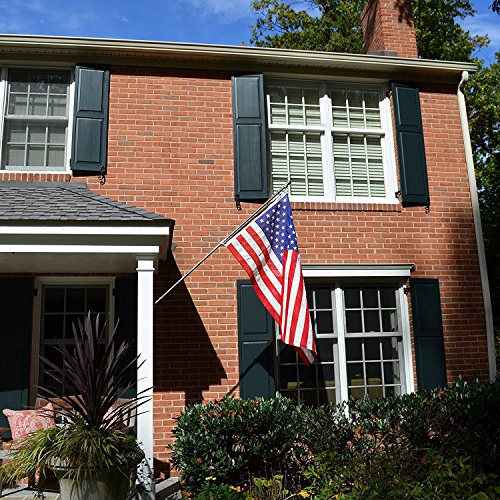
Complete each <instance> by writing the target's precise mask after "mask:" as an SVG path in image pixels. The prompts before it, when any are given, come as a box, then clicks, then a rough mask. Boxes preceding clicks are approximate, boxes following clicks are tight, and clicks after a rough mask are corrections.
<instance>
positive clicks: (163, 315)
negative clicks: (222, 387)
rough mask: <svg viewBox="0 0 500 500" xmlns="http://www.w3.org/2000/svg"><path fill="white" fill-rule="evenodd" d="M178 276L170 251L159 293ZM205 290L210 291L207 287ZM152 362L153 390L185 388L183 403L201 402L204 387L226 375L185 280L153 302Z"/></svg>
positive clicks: (219, 381)
mask: <svg viewBox="0 0 500 500" xmlns="http://www.w3.org/2000/svg"><path fill="white" fill-rule="evenodd" d="M180 277H181V273H180V271H179V269H178V267H177V264H176V262H175V259H174V258H173V256H172V254H170V255H169V257H168V260H167V263H166V265H164V266H163V269H161V272H160V274H159V275H158V277H157V284H158V285H157V293H158V295H160V294H161V293H163V291H165V290H166V289H167V288H168V287H169V286H170V285H171V284H173V283H175V282H176V281H177V280H178V279H179V278H180ZM191 279H192V280H193V278H191ZM194 279H195V278H194ZM205 293H207V294H209V293H210V292H209V291H208V290H206V291H205ZM154 366H155V374H154V380H155V390H156V391H158V392H165V393H176V392H184V393H185V404H186V405H187V404H192V403H201V402H202V401H203V391H207V390H208V389H209V387H210V386H214V385H219V384H220V383H221V380H222V379H224V378H226V372H225V370H224V368H223V367H222V364H221V362H220V360H219V358H218V356H217V353H216V352H215V350H214V348H213V346H212V342H211V341H210V338H209V335H208V332H207V330H206V328H205V325H204V324H203V321H202V319H201V317H200V315H199V314H198V311H197V308H196V306H195V304H194V302H193V300H192V298H191V295H190V293H189V291H188V289H187V288H186V285H185V284H184V283H181V284H180V285H178V286H177V288H175V289H174V290H173V291H172V292H171V293H170V294H169V295H167V296H166V297H165V298H164V299H163V300H162V301H161V302H160V303H159V304H158V305H156V306H155V359H154Z"/></svg>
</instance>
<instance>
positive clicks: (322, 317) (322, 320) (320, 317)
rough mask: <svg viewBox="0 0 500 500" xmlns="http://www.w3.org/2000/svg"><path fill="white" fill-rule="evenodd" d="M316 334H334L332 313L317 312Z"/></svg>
mask: <svg viewBox="0 0 500 500" xmlns="http://www.w3.org/2000/svg"><path fill="white" fill-rule="evenodd" d="M316 332H317V333H318V334H320V333H333V318H332V313H331V312H326V311H317V312H316Z"/></svg>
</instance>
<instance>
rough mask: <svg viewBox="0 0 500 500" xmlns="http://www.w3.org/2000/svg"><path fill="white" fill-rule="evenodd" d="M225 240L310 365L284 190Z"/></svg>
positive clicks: (312, 352)
mask: <svg viewBox="0 0 500 500" xmlns="http://www.w3.org/2000/svg"><path fill="white" fill-rule="evenodd" d="M225 245H226V246H227V248H228V249H229V250H230V252H231V253H232V254H233V255H234V256H235V257H236V259H237V260H238V262H239V263H240V264H241V265H242V266H243V268H244V269H245V271H246V273H247V274H248V276H250V280H251V282H252V285H253V288H254V289H255V291H256V292H257V295H258V297H259V298H260V300H261V301H262V303H263V304H264V306H265V308H266V309H267V310H268V311H269V313H270V314H271V316H272V317H273V319H274V320H275V321H276V322H277V323H278V325H279V326H280V332H281V340H282V341H283V343H285V344H289V345H292V346H295V348H296V349H297V352H298V354H299V356H300V357H301V358H302V360H303V361H304V363H305V364H306V365H310V364H311V363H312V362H313V361H314V359H315V358H316V345H315V342H314V336H313V331H312V326H311V318H310V316H309V307H308V306H307V298H306V290H305V286H304V278H303V276H302V268H301V266H300V256H299V248H298V245H297V235H296V234H295V227H294V224H293V216H292V210H291V208H290V200H289V199H288V195H287V194H285V195H282V196H280V197H279V198H278V199H277V200H276V201H275V202H274V203H272V204H271V205H270V206H269V208H267V209H266V210H265V211H264V212H263V213H261V214H260V215H259V216H258V217H256V218H254V219H253V220H251V221H250V222H249V223H248V224H246V225H245V226H244V227H242V228H241V230H240V231H238V232H237V233H236V234H235V235H234V236H233V237H232V238H231V239H229V241H227V242H226V243H225Z"/></svg>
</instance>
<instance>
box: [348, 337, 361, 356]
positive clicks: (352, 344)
mask: <svg viewBox="0 0 500 500" xmlns="http://www.w3.org/2000/svg"><path fill="white" fill-rule="evenodd" d="M346 357H347V361H362V360H363V340H362V339H347V340H346Z"/></svg>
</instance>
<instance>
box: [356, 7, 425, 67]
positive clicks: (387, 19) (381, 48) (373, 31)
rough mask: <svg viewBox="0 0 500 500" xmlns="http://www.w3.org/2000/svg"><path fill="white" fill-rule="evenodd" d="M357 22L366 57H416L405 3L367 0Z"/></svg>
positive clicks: (411, 27) (416, 53)
mask: <svg viewBox="0 0 500 500" xmlns="http://www.w3.org/2000/svg"><path fill="white" fill-rule="evenodd" d="M361 23H362V24H363V34H364V39H365V51H366V53H367V54H375V55H385V56H398V57H409V58H417V57H418V52H417V40H416V38H415V30H414V27H413V14H412V11H411V6H410V2H409V0H367V2H366V5H365V8H364V9H363V12H362V14H361Z"/></svg>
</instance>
